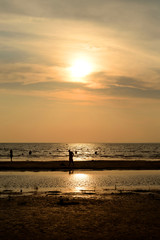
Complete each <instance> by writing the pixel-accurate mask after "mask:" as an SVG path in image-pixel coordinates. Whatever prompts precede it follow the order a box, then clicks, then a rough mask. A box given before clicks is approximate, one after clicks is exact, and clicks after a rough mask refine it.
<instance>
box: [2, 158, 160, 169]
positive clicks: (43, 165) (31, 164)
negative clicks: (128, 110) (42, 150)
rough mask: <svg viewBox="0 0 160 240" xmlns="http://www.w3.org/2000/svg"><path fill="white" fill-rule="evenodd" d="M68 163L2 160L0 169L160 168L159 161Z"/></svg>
mask: <svg viewBox="0 0 160 240" xmlns="http://www.w3.org/2000/svg"><path fill="white" fill-rule="evenodd" d="M68 164H69V163H68V161H46V162H45V161H37V162H36V161H15V162H14V161H12V162H8V161H2V162H0V171H65V170H68V169H75V170H160V161H144V160H139V161H138V160H135V161H134V160H132V161H126V160H124V161H123V160H112V161H110V160H109V161H105V160H100V161H98V160H91V161H74V166H70V167H69V166H68Z"/></svg>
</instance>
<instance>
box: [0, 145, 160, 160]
mask: <svg viewBox="0 0 160 240" xmlns="http://www.w3.org/2000/svg"><path fill="white" fill-rule="evenodd" d="M10 149H12V150H13V161H68V150H69V149H70V150H71V151H73V153H74V161H87V160H147V161H155V160H156V161H159V160H160V143H0V161H10V154H9V153H10ZM29 152H30V154H29Z"/></svg>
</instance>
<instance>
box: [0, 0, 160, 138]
mask: <svg viewBox="0 0 160 240" xmlns="http://www.w3.org/2000/svg"><path fill="white" fill-rule="evenodd" d="M0 5H1V9H0V15H1V17H0V46H1V47H0V63H1V64H0V142H160V49H159V46H160V42H159V41H160V40H159V39H160V36H159V35H160V32H159V23H160V20H159V17H158V16H159V14H160V13H159V11H160V2H158V1H156V0H153V1H149V0H146V1H138V0H134V1H127V0H122V1H118V0H113V1H106V0H99V1H97V0H92V1H91V0H86V1H77V0H68V1H65V0H62V1H61V2H60V1H58V0H52V1H51V0H46V1H45V2H44V1H42V0H32V1H31V0H29V1H27V2H26V1H24V0H21V1H20V0H14V1H9V0H6V1H4V0H0Z"/></svg>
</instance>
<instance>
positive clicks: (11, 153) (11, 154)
mask: <svg viewBox="0 0 160 240" xmlns="http://www.w3.org/2000/svg"><path fill="white" fill-rule="evenodd" d="M12 158H13V150H12V149H11V150H10V159H11V162H12Z"/></svg>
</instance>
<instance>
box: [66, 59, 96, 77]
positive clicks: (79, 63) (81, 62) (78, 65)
mask: <svg viewBox="0 0 160 240" xmlns="http://www.w3.org/2000/svg"><path fill="white" fill-rule="evenodd" d="M70 71H71V74H72V76H73V77H76V78H82V77H85V76H87V75H88V74H90V73H91V72H92V65H91V64H90V63H89V61H87V60H85V59H77V60H75V62H74V63H73V65H72V66H71V68H70Z"/></svg>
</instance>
